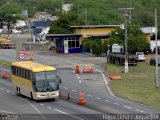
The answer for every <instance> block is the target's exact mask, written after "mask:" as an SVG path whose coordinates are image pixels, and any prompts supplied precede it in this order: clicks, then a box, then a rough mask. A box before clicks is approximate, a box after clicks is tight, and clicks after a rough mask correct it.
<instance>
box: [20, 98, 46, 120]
mask: <svg viewBox="0 0 160 120" xmlns="http://www.w3.org/2000/svg"><path fill="white" fill-rule="evenodd" d="M21 99H22V100H23V101H25V102H26V103H28V104H29V105H30V106H31V107H32V108H33V109H34V110H36V112H37V113H38V114H40V115H41V117H42V118H43V120H46V118H45V117H44V116H43V114H42V113H41V112H40V111H39V110H38V108H36V107H35V106H34V105H33V104H32V103H30V102H29V101H27V100H25V99H23V98H21Z"/></svg>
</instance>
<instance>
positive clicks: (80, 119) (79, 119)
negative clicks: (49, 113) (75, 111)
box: [54, 109, 84, 120]
mask: <svg viewBox="0 0 160 120" xmlns="http://www.w3.org/2000/svg"><path fill="white" fill-rule="evenodd" d="M54 110H55V111H57V112H60V113H63V114H65V115H68V116H71V117H73V118H76V119H78V120H84V119H82V118H80V117H77V116H74V115H71V114H69V113H66V112H63V111H61V110H58V109H54Z"/></svg>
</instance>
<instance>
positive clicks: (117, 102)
mask: <svg viewBox="0 0 160 120" xmlns="http://www.w3.org/2000/svg"><path fill="white" fill-rule="evenodd" d="M4 52H5V53H6V54H5V55H4ZM0 53H1V56H3V58H2V59H6V60H9V61H12V60H14V59H15V57H14V56H15V51H14V50H5V51H4V50H0ZM34 60H35V61H38V62H41V63H45V64H50V65H54V66H57V67H58V68H59V69H58V73H59V74H60V76H61V77H62V81H63V82H62V86H61V92H62V94H63V95H64V96H68V95H69V97H70V98H71V99H74V100H77V99H78V95H79V92H80V91H82V92H84V93H85V99H86V102H87V104H88V105H90V106H91V107H96V109H100V110H102V111H109V112H114V113H139V114H143V113H149V114H150V113H160V110H156V109H153V108H151V107H149V106H146V105H142V104H139V103H135V102H131V101H127V100H124V99H121V98H119V97H116V96H115V95H114V94H113V93H112V92H111V91H110V88H109V86H108V84H109V80H108V79H107V76H106V75H105V74H104V70H103V67H101V65H102V63H104V62H105V58H100V57H88V56H85V55H81V54H76V55H73V54H68V55H54V56H49V55H45V56H44V55H36V56H35V57H34ZM76 64H95V65H94V66H93V67H94V71H95V73H94V74H84V73H80V74H75V73H74V69H72V68H73V66H72V65H76ZM82 69H83V67H81V71H82Z"/></svg>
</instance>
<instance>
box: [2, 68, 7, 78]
mask: <svg viewBox="0 0 160 120" xmlns="http://www.w3.org/2000/svg"><path fill="white" fill-rule="evenodd" d="M2 78H3V79H7V73H6V69H3V71H2Z"/></svg>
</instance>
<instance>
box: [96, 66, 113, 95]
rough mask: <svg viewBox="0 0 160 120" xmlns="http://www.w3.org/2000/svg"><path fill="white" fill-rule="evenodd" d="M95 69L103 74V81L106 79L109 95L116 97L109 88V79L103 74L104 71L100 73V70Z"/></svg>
mask: <svg viewBox="0 0 160 120" xmlns="http://www.w3.org/2000/svg"><path fill="white" fill-rule="evenodd" d="M93 68H94V67H93ZM94 69H95V70H97V71H98V72H100V73H101V74H102V76H103V79H104V81H105V83H106V85H107V89H108V91H109V93H110V94H111V95H112V96H114V97H115V95H114V94H113V93H112V92H111V90H110V88H109V86H108V82H107V79H106V77H105V75H104V74H103V73H102V71H100V70H98V69H96V68H94Z"/></svg>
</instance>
